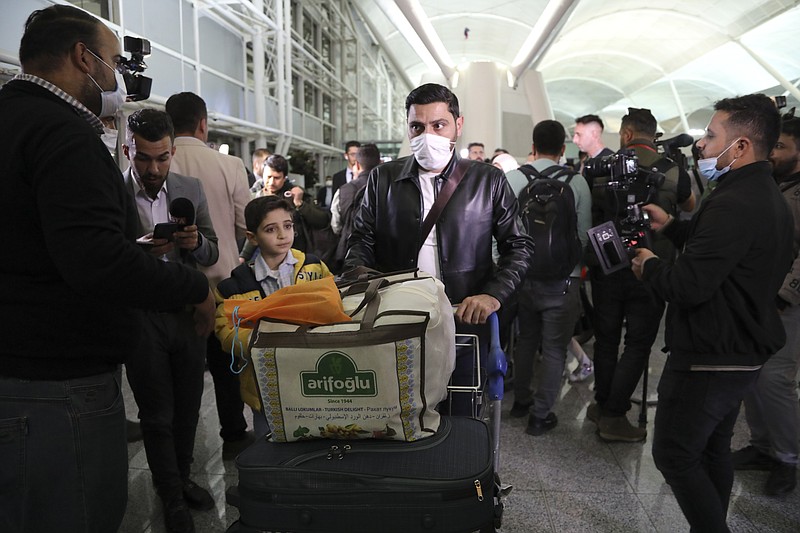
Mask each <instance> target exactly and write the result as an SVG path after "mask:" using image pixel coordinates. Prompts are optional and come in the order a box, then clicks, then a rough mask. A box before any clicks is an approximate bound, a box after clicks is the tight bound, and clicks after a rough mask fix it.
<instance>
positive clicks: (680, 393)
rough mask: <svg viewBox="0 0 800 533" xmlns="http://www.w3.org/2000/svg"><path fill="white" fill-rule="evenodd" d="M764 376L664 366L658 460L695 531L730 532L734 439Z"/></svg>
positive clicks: (657, 432) (655, 456)
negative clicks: (742, 409) (746, 402)
mask: <svg viewBox="0 0 800 533" xmlns="http://www.w3.org/2000/svg"><path fill="white" fill-rule="evenodd" d="M758 374H759V372H758V371H749V372H692V371H678V370H674V369H672V368H671V367H670V364H669V360H667V364H666V365H665V367H664V372H663V374H662V375H661V381H660V382H659V384H658V407H657V408H656V420H655V432H654V435H653V459H655V463H656V467H657V468H658V469H659V470H660V471H661V473H662V474H663V475H664V479H665V480H666V482H667V483H668V484H669V486H670V487H671V488H672V493H673V494H674V495H675V499H676V500H678V505H680V507H681V510H682V511H683V514H684V516H685V517H686V520H687V521H688V522H689V525H690V526H691V530H692V531H696V532H703V533H706V532H708V533H713V532H718V531H719V532H727V531H728V526H727V525H726V520H725V519H726V516H727V513H728V502H729V500H730V495H731V487H732V486H733V462H732V459H731V436H732V435H733V426H734V424H735V423H736V418H737V416H738V415H739V406H740V404H741V402H742V399H743V398H744V396H745V394H747V393H748V392H750V391H751V390H752V389H753V387H754V386H755V383H756V380H757V379H758Z"/></svg>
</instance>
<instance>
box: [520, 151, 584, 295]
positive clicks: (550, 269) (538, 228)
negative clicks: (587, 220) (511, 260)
mask: <svg viewBox="0 0 800 533" xmlns="http://www.w3.org/2000/svg"><path fill="white" fill-rule="evenodd" d="M519 170H520V171H521V172H522V173H523V174H525V177H526V178H528V184H527V185H526V186H525V188H524V189H522V191H521V192H520V193H519V205H520V214H521V215H522V223H523V225H524V226H525V229H526V230H527V231H528V234H529V235H530V236H531V237H532V238H533V242H534V250H533V258H532V260H531V267H530V269H529V270H528V276H529V277H531V278H534V279H541V280H551V279H565V278H567V277H569V275H570V273H571V272H572V270H573V269H574V268H575V265H577V264H578V261H579V260H580V258H581V255H582V250H583V247H582V246H581V241H580V239H579V238H578V213H577V212H576V211H575V195H574V193H573V192H572V187H570V186H569V182H570V181H572V178H574V177H575V176H577V175H578V174H577V173H575V172H573V171H571V170H570V169H568V168H564V167H561V166H558V165H553V166H551V167H548V168H546V169H545V170H543V171H542V172H539V171H537V170H536V169H535V168H533V167H532V166H530V165H522V166H521V167H519ZM562 176H568V177H567V179H566V180H564V181H560V180H559V179H558V178H560V177H562Z"/></svg>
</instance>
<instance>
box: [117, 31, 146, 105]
mask: <svg viewBox="0 0 800 533" xmlns="http://www.w3.org/2000/svg"><path fill="white" fill-rule="evenodd" d="M125 51H126V52H130V54H131V58H130V59H125V58H124V57H123V58H122V59H121V60H120V63H121V64H122V65H124V66H125V69H126V72H125V73H124V74H123V75H122V76H123V77H124V78H125V86H126V87H127V90H128V100H130V101H131V102H138V101H140V100H147V99H148V98H150V89H151V87H152V86H153V80H152V79H151V78H148V77H147V76H142V72H144V71H145V69H146V68H147V64H146V63H145V62H144V58H145V57H147V56H149V55H150V41H148V40H147V39H141V38H139V37H127V36H126V37H125Z"/></svg>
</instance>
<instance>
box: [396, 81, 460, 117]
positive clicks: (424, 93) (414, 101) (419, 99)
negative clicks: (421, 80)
mask: <svg viewBox="0 0 800 533" xmlns="http://www.w3.org/2000/svg"><path fill="white" fill-rule="evenodd" d="M436 102H444V103H445V104H447V110H448V111H450V114H451V115H453V118H458V117H459V116H460V112H459V109H458V98H457V97H456V95H455V94H453V91H451V90H450V89H448V88H447V87H445V86H444V85H439V84H438V83H426V84H425V85H420V86H419V87H417V88H416V89H414V90H413V91H411V92H410V93H408V96H407V97H406V117H408V110H409V109H411V106H412V105H425V104H434V103H436Z"/></svg>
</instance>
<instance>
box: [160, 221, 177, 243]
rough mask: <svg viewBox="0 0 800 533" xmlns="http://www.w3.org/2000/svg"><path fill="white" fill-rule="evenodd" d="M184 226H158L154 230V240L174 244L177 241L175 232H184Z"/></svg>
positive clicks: (166, 224) (174, 224) (173, 223)
mask: <svg viewBox="0 0 800 533" xmlns="http://www.w3.org/2000/svg"><path fill="white" fill-rule="evenodd" d="M183 228H184V225H183V224H178V223H177V222H163V223H161V224H156V227H155V228H153V238H154V239H167V240H168V241H170V242H172V241H174V240H175V232H176V231H181V230H183Z"/></svg>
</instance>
